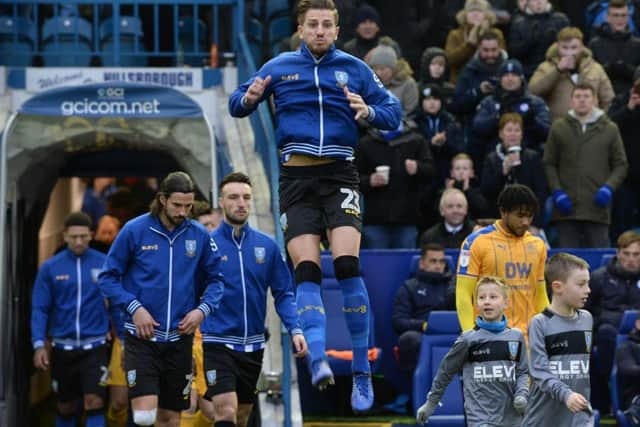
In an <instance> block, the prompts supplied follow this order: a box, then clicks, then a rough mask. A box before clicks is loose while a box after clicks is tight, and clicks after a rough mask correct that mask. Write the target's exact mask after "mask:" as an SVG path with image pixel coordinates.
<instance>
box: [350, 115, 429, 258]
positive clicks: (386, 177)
mask: <svg viewBox="0 0 640 427" xmlns="http://www.w3.org/2000/svg"><path fill="white" fill-rule="evenodd" d="M355 159H356V160H355V162H356V166H357V167H358V172H359V173H360V191H361V192H362V195H363V196H364V198H365V204H366V207H365V209H364V217H363V224H364V225H363V230H362V242H363V243H362V247H363V248H368V249H384V248H415V246H416V240H417V236H418V230H417V224H418V200H419V197H418V195H419V193H420V190H421V188H423V187H425V186H427V185H428V184H429V182H430V180H431V179H432V177H433V175H434V174H435V168H434V166H433V159H432V157H431V151H430V150H429V145H428V144H427V141H425V139H424V137H423V136H422V135H420V134H419V133H418V132H416V131H413V130H409V129H406V128H405V127H404V126H403V125H401V126H400V128H399V129H398V130H395V131H389V132H385V131H379V130H377V129H369V131H368V132H367V134H366V135H365V136H364V137H363V138H362V139H361V140H360V143H359V144H358V145H357V146H356V152H355ZM379 166H387V170H386V172H383V171H380V170H379ZM356 203H357V201H356Z"/></svg>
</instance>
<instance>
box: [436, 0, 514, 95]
mask: <svg viewBox="0 0 640 427" xmlns="http://www.w3.org/2000/svg"><path fill="white" fill-rule="evenodd" d="M456 20H457V21H458V24H459V27H458V28H456V29H454V30H451V31H450V32H449V34H448V35H447V42H446V43H445V47H444V50H445V51H446V52H447V58H449V65H450V66H451V82H452V83H454V84H455V83H457V81H458V77H459V75H460V73H461V72H462V69H463V68H464V67H465V65H467V63H468V62H469V61H470V60H471V59H472V58H473V56H474V54H475V53H476V52H477V51H478V49H479V43H480V36H481V35H482V34H483V33H485V32H487V31H488V30H489V29H491V30H492V32H493V33H494V34H495V35H496V41H497V42H498V45H499V47H500V49H506V45H505V41H504V36H503V35H502V31H500V30H499V29H498V28H495V27H494V24H495V22H496V16H495V14H494V13H493V12H492V11H491V9H490V7H489V3H488V2H487V0H467V1H466V2H465V5H464V9H462V10H461V11H460V12H458V13H457V15H456Z"/></svg>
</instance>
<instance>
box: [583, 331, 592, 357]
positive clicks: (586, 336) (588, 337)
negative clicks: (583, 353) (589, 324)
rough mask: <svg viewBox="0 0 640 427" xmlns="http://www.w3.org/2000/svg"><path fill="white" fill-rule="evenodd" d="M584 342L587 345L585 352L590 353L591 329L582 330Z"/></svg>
mask: <svg viewBox="0 0 640 427" xmlns="http://www.w3.org/2000/svg"><path fill="white" fill-rule="evenodd" d="M584 343H585V345H586V346H587V353H591V331H584Z"/></svg>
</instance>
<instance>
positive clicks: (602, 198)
mask: <svg viewBox="0 0 640 427" xmlns="http://www.w3.org/2000/svg"><path fill="white" fill-rule="evenodd" d="M612 194H613V190H612V189H611V187H609V186H608V185H607V184H605V185H603V186H602V187H600V189H599V190H598V191H597V192H596V195H595V196H593V201H594V202H595V203H596V205H598V206H600V207H601V208H606V207H607V206H608V205H609V202H611V196H612Z"/></svg>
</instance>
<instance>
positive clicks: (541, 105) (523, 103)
mask: <svg viewBox="0 0 640 427" xmlns="http://www.w3.org/2000/svg"><path fill="white" fill-rule="evenodd" d="M498 79H499V80H498V85H497V86H496V89H495V91H494V92H493V94H491V95H489V96H487V97H486V98H484V99H483V100H482V102H481V103H480V105H479V106H478V110H477V112H476V114H475V116H474V118H473V122H472V132H473V139H472V141H473V143H474V144H479V147H478V148H477V149H475V150H472V151H473V152H474V153H480V156H479V157H478V159H474V160H477V161H481V160H482V161H484V157H485V155H486V153H487V152H491V151H493V150H494V149H495V146H496V142H497V140H498V122H499V121H500V117H501V116H502V115H503V114H505V113H517V114H519V115H520V116H521V117H522V123H521V124H522V129H521V130H522V131H523V135H522V137H521V142H522V145H523V146H525V147H527V148H533V149H535V150H538V151H540V152H542V148H541V145H542V144H543V143H544V142H545V141H546V139H547V135H548V134H549V128H551V114H550V112H549V108H548V107H547V104H546V103H545V102H544V101H543V100H542V98H540V97H538V96H535V95H532V94H530V93H529V91H528V90H527V81H526V79H525V76H524V71H523V67H522V65H521V64H520V62H519V61H518V60H517V59H509V60H508V61H506V62H504V63H503V64H502V66H501V67H500V70H499V71H498ZM498 193H499V192H498ZM498 193H496V194H495V196H496V197H497V196H498ZM539 200H544V199H539ZM496 217H497V216H496Z"/></svg>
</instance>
